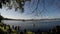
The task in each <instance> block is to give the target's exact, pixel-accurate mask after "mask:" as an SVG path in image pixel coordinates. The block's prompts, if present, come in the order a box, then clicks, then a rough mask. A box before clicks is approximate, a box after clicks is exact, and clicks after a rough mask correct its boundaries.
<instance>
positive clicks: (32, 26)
mask: <svg viewBox="0 0 60 34" xmlns="http://www.w3.org/2000/svg"><path fill="white" fill-rule="evenodd" d="M2 22H3V23H5V24H9V25H10V26H12V25H14V26H20V27H21V30H23V29H27V30H38V29H40V30H41V31H48V30H49V29H52V28H54V27H56V26H60V21H42V22H41V21H24V22H23V21H13V20H3V21H2Z"/></svg>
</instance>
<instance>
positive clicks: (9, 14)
mask: <svg viewBox="0 0 60 34" xmlns="http://www.w3.org/2000/svg"><path fill="white" fill-rule="evenodd" d="M37 1H38V0H35V1H34V0H32V1H31V2H26V3H25V6H24V13H20V11H19V10H18V11H15V10H14V8H13V9H11V10H7V7H5V8H4V7H3V8H2V9H0V12H1V15H2V16H3V17H5V18H13V19H30V18H32V19H35V18H37V19H39V18H40V19H41V18H60V8H59V7H58V6H60V0H55V1H54V0H45V9H46V10H45V9H44V11H42V10H43V3H42V0H41V1H40V2H39V4H38V9H37V12H34V13H32V14H31V12H32V11H33V10H34V9H35V8H36V5H37ZM49 1H52V2H51V3H49ZM53 1H54V2H53ZM33 2H34V4H33ZM40 12H42V13H41V14H40ZM36 13H38V14H39V16H34V15H35V14H36Z"/></svg>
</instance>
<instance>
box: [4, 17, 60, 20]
mask: <svg viewBox="0 0 60 34" xmlns="http://www.w3.org/2000/svg"><path fill="white" fill-rule="evenodd" d="M4 20H16V21H55V20H57V21H58V20H60V18H53V19H10V18H4Z"/></svg>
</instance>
